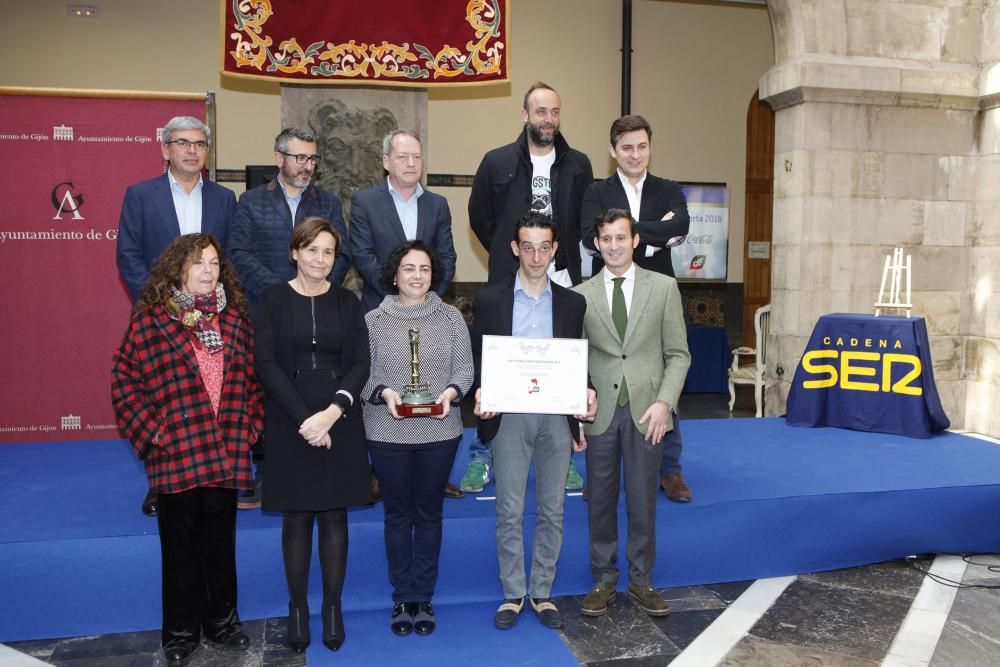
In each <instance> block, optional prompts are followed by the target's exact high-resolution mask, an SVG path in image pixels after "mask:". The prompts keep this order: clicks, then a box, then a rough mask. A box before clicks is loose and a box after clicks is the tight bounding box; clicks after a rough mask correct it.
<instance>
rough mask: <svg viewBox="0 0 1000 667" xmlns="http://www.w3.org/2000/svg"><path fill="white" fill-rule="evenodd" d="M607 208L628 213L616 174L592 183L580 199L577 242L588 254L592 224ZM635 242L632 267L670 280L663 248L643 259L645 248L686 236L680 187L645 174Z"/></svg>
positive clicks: (671, 272)
mask: <svg viewBox="0 0 1000 667" xmlns="http://www.w3.org/2000/svg"><path fill="white" fill-rule="evenodd" d="M609 208H623V209H625V210H626V211H627V210H629V206H628V197H627V196H626V195H625V188H624V187H622V181H621V179H620V178H619V177H618V171H617V170H615V173H613V174H611V176H609V177H608V178H605V179H604V180H603V181H594V183H592V184H591V185H590V187H589V188H587V192H586V193H585V194H584V195H583V207H582V209H581V213H580V240H582V241H583V246H584V247H585V248H587V249H588V250H596V248H595V247H594V222H595V221H596V220H597V216H599V215H600V214H601V213H603V212H604V211H606V210H608V209H609ZM670 211H673V214H674V217H673V219H672V220H667V221H663V220H660V218H662V217H663V216H664V215H666V214H667V213H668V212H670ZM637 222H638V227H639V239H640V240H641V243H639V245H638V246H637V247H636V249H635V252H634V253H633V254H632V259H633V260H634V261H635V263H636V264H638V265H639V266H641V267H642V268H644V269H646V270H648V271H656V272H657V273H663V274H665V275H668V276H671V277H673V275H674V265H673V264H672V263H671V262H670V249H669V248H666V249H664V250H661V251H660V252H658V253H656V254H654V255H653V256H652V257H646V247H647V246H654V247H657V248H663V247H664V246H665V245H666V244H667V241H669V240H670V239H672V238H673V237H675V236H686V235H687V233H688V227H689V226H690V224H691V220H690V218H689V217H688V208H687V200H686V199H685V198H684V191H683V190H682V189H681V185H680V183H678V182H677V181H671V180H668V179H666V178H659V177H657V176H653V175H652V174H650V173H649V172H648V171H647V172H646V182H645V183H643V186H642V199H641V200H640V202H639V219H638V220H637ZM593 266H594V268H593V274H592V275H597V272H598V271H600V270H601V269H602V268H604V262H603V261H602V260H601V256H600V255H597V256H595V257H594V264H593Z"/></svg>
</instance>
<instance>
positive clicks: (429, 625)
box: [413, 602, 437, 636]
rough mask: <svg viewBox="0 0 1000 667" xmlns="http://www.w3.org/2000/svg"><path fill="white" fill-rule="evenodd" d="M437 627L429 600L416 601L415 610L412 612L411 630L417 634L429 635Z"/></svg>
mask: <svg viewBox="0 0 1000 667" xmlns="http://www.w3.org/2000/svg"><path fill="white" fill-rule="evenodd" d="M436 627H437V621H436V620H435V618H434V607H432V606H431V603H430V602H418V603H417V611H416V613H415V614H413V630H414V632H416V633H417V634H418V635H424V636H426V635H429V634H430V633H432V632H434V628H436Z"/></svg>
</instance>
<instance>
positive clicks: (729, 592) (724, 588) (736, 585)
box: [705, 581, 753, 604]
mask: <svg viewBox="0 0 1000 667" xmlns="http://www.w3.org/2000/svg"><path fill="white" fill-rule="evenodd" d="M751 585H753V581H727V582H723V583H721V584H705V588H707V589H708V590H710V591H712V592H713V593H715V595H716V597H718V598H719V599H720V600H722V601H723V602H725V603H726V604H729V603H730V602H732V601H733V600H735V599H736V598H738V597H739V596H741V595H743V593H745V592H746V590H747V589H748V588H750V586H751Z"/></svg>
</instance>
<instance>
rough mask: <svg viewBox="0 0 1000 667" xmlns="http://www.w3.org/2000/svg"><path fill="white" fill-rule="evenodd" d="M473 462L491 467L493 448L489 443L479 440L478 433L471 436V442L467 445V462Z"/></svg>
mask: <svg viewBox="0 0 1000 667" xmlns="http://www.w3.org/2000/svg"><path fill="white" fill-rule="evenodd" d="M475 461H478V462H479V463H485V464H486V465H488V466H489V467H491V468H492V467H493V447H491V446H490V443H489V442H483V441H482V440H480V439H479V434H478V433H476V434H475V435H473V436H472V442H471V443H469V462H470V463H471V462H475Z"/></svg>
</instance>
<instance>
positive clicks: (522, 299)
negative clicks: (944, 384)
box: [472, 211, 597, 630]
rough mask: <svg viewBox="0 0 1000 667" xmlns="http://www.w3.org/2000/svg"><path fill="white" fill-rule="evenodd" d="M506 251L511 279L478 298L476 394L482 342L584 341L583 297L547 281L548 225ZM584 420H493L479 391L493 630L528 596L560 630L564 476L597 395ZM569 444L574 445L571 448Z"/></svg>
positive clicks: (527, 225) (534, 217)
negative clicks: (486, 464)
mask: <svg viewBox="0 0 1000 667" xmlns="http://www.w3.org/2000/svg"><path fill="white" fill-rule="evenodd" d="M515 224H516V227H515V232H514V233H515V234H516V236H515V238H513V239H511V241H510V243H509V247H510V249H511V251H512V253H513V254H514V256H515V257H517V259H518V264H519V268H518V270H517V272H516V273H514V274H512V275H510V276H509V277H508V278H506V279H503V280H498V281H496V282H493V283H490V284H488V285H487V286H486V287H484V288H482V289H480V290H479V291H478V292H477V293H476V303H475V313H476V320H475V328H474V331H473V337H472V353H473V358H474V359H475V362H476V380H477V382H476V386H478V384H479V382H478V380H479V378H480V374H481V372H482V347H483V335H484V334H488V335H494V336H511V335H513V336H520V337H530V338H583V318H584V312H585V311H586V301H585V299H584V297H582V296H580V295H579V294H575V293H573V292H571V291H570V290H568V289H566V288H565V287H561V286H560V285H558V284H556V283H555V282H554V281H552V280H550V279H549V276H548V272H547V270H548V267H549V264H550V263H551V261H552V257H553V256H554V255H555V254H556V252H557V251H558V249H559V242H558V241H557V240H556V234H555V229H554V225H553V223H552V220H551V219H550V218H549V217H548V216H547V215H544V214H542V213H539V212H537V211H529V212H528V213H525V214H524V215H522V216H521V217H520V218H518V220H517V222H516V223H515ZM587 394H588V412H587V413H586V414H582V415H577V416H575V417H574V416H571V415H567V416H563V415H543V414H506V415H502V414H497V413H494V412H485V413H484V412H483V411H482V410H481V409H480V399H481V398H482V396H481V392H480V390H479V389H477V390H476V408H475V413H476V414H477V415H478V416H479V418H480V420H479V438H480V440H482V441H483V442H490V441H492V447H493V463H494V465H495V467H494V474H495V476H496V497H497V501H496V503H497V504H496V510H497V536H496V542H497V560H498V561H499V565H500V583H501V584H502V586H503V592H504V601H503V603H501V604H500V607H499V609H497V612H496V616H495V618H494V624H495V625H496V627H497V628H499V629H501V630H506V629H509V628H510V627H512V626H513V625H514V623H516V622H517V619H518V615H519V614H520V613H521V610H522V609H523V608H524V602H525V600H524V597H525V595H527V596H528V598H529V601H530V604H531V607H532V609H534V610H535V613H536V614H538V617H539V619H540V620H541V622H542V624H543V625H545V626H547V627H550V628H559V627H562V619H561V617H560V614H559V610H558V609H556V606H555V604H554V603H553V602H552V600H551V597H550V595H551V592H552V582H553V581H554V579H555V574H556V561H558V560H559V549H560V548H561V547H562V537H563V501H564V500H565V490H564V486H565V482H566V472H567V470H568V469H569V462H570V454H571V453H572V449H573V448H576V449H577V450H578V451H579V450H581V449H583V446H584V445H583V444H582V440H581V438H580V435H579V424H578V423H577V419H583V420H591V419H593V417H594V414H595V413H596V410H597V402H596V394H595V393H594V390H593V389H588V390H587ZM571 442H572V444H571ZM532 465H534V468H535V504H536V508H537V509H536V515H537V520H536V521H535V535H534V544H533V548H532V559H531V578H530V580H528V579H527V578H526V576H525V571H524V534H523V526H522V523H523V518H524V497H525V487H526V485H527V483H528V470H529V469H530V468H531V467H532Z"/></svg>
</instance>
